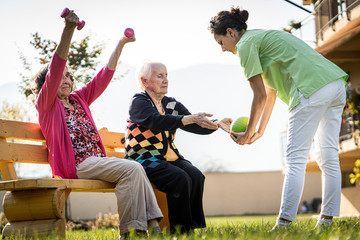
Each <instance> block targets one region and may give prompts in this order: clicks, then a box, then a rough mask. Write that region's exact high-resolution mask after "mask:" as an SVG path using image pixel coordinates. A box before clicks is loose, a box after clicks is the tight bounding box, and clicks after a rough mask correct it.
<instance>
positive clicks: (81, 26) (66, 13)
mask: <svg viewBox="0 0 360 240" xmlns="http://www.w3.org/2000/svg"><path fill="white" fill-rule="evenodd" d="M69 12H70V10H69V9H68V8H65V9H64V10H63V11H62V13H61V15H60V16H61V17H62V18H64V17H66V16H67V15H68V14H69ZM84 26H85V21H84V20H81V21H79V22H78V24H77V29H78V30H81V29H82V28H83V27H84Z"/></svg>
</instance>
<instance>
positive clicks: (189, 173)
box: [146, 160, 206, 233]
mask: <svg viewBox="0 0 360 240" xmlns="http://www.w3.org/2000/svg"><path fill="white" fill-rule="evenodd" d="M161 164H162V165H163V166H161V167H157V168H155V169H149V168H147V169H146V173H147V175H148V177H149V180H150V181H151V182H152V183H153V184H154V185H155V186H156V187H157V188H158V189H159V190H160V191H163V192H165V193H166V195H167V202H168V210H169V221H170V231H171V232H173V233H174V232H176V227H180V228H181V230H180V231H181V232H188V231H189V230H191V229H194V228H198V227H205V226H206V224H205V217H204V213H203V206H202V196H203V189H204V181H205V177H204V175H203V174H202V173H201V172H200V171H199V170H198V169H197V168H196V167H194V166H193V165H192V164H191V163H190V162H189V161H187V160H177V161H174V162H165V161H164V162H163V163H161Z"/></svg>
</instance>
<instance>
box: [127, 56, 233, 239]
mask: <svg viewBox="0 0 360 240" xmlns="http://www.w3.org/2000/svg"><path fill="white" fill-rule="evenodd" d="M167 75H168V74H167V69H166V67H165V65H164V64H162V63H155V62H148V63H145V64H144V65H143V66H142V67H141V68H140V70H139V74H138V83H139V85H140V87H141V89H142V90H143V92H141V93H137V94H135V95H134V97H133V99H132V102H131V104H130V109H129V119H128V123H127V131H126V152H125V158H128V159H132V160H135V161H137V162H139V163H141V164H142V166H143V167H144V169H145V171H146V174H147V176H148V178H149V180H150V182H151V183H152V184H154V185H155V186H156V187H157V188H158V189H159V190H160V191H163V192H165V193H166V195H167V202H168V210H169V221H170V231H171V232H172V233H175V232H180V233H188V232H189V231H191V230H192V229H194V228H203V227H205V226H206V224H205V217H204V212H203V204H202V198H203V190H204V181H205V177H204V175H203V174H202V173H201V171H200V170H199V169H197V168H196V167H195V166H193V165H192V164H191V162H190V161H188V160H186V159H185V158H184V157H183V156H182V155H181V154H180V152H179V151H178V149H177V148H176V146H175V144H174V142H173V141H174V137H175V132H176V130H177V129H178V128H181V129H182V130H185V131H188V132H192V133H196V134H211V133H212V132H214V131H215V130H217V129H218V124H219V126H220V127H222V126H223V125H224V124H226V121H227V119H224V120H222V121H220V122H218V123H217V122H215V121H211V120H210V119H209V118H208V117H211V116H212V114H209V113H197V114H191V113H190V112H189V111H188V109H187V108H186V107H185V106H184V105H183V104H181V103H180V102H178V101H176V100H175V98H172V97H167V96H165V94H166V93H167V91H168V83H169V81H168V78H167Z"/></svg>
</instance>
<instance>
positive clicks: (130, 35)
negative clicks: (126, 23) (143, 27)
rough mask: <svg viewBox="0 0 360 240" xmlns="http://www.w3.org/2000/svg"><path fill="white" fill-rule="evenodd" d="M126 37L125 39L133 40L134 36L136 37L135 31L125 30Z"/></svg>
mask: <svg viewBox="0 0 360 240" xmlns="http://www.w3.org/2000/svg"><path fill="white" fill-rule="evenodd" d="M124 35H125V37H128V38H131V37H132V36H134V30H133V29H132V28H127V29H125V31H124Z"/></svg>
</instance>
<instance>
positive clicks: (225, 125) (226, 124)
mask: <svg viewBox="0 0 360 240" xmlns="http://www.w3.org/2000/svg"><path fill="white" fill-rule="evenodd" d="M232 122H233V120H232V119H231V118H224V119H222V120H221V121H219V122H218V125H219V127H220V128H221V129H222V130H224V131H225V132H227V133H230V127H231V123H232Z"/></svg>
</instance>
